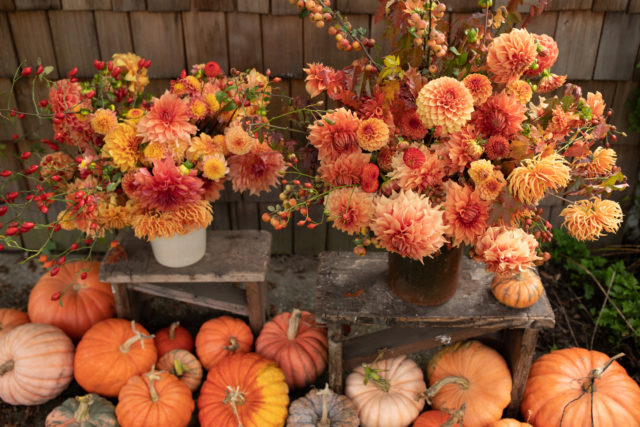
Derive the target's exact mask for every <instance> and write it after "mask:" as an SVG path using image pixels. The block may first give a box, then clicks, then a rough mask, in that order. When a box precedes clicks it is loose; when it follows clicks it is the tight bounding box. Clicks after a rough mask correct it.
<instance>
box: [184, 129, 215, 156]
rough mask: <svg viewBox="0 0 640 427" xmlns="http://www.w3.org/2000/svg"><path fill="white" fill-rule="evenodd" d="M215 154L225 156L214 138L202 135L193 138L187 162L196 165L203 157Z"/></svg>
mask: <svg viewBox="0 0 640 427" xmlns="http://www.w3.org/2000/svg"><path fill="white" fill-rule="evenodd" d="M214 153H220V154H224V153H223V152H222V150H221V149H220V146H218V145H217V144H215V143H214V140H213V138H211V137H210V136H209V135H207V134H206V133H200V135H198V136H194V137H193V138H191V141H190V142H189V147H188V148H187V151H186V153H185V155H186V157H187V160H189V161H190V162H194V163H196V162H197V161H198V160H200V159H201V158H202V157H204V156H208V155H211V154H214Z"/></svg>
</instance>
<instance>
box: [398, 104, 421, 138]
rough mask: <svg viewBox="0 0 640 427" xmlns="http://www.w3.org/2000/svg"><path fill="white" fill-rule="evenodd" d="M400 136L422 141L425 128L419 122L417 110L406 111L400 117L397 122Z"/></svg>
mask: <svg viewBox="0 0 640 427" xmlns="http://www.w3.org/2000/svg"><path fill="white" fill-rule="evenodd" d="M398 128H399V129H400V134H401V135H402V136H404V137H405V138H407V139H410V140H414V141H416V140H421V139H424V137H425V135H426V134H427V128H426V127H425V126H424V124H423V123H422V120H420V116H418V112H417V110H408V111H405V112H403V113H402V114H401V115H400V120H399V122H398Z"/></svg>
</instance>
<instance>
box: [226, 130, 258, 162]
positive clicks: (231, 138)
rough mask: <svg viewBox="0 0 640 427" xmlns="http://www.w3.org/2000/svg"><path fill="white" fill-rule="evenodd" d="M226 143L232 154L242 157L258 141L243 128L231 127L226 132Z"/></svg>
mask: <svg viewBox="0 0 640 427" xmlns="http://www.w3.org/2000/svg"><path fill="white" fill-rule="evenodd" d="M224 142H225V145H226V147H227V150H228V151H229V152H230V153H233V154H237V155H242V154H247V153H248V152H249V151H251V149H252V148H253V146H254V145H255V144H257V143H258V140H257V139H255V138H252V137H251V136H250V135H249V134H248V133H247V132H246V131H245V130H244V129H242V126H239V125H234V126H229V127H228V128H226V129H225V131H224Z"/></svg>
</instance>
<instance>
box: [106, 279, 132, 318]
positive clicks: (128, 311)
mask: <svg viewBox="0 0 640 427" xmlns="http://www.w3.org/2000/svg"><path fill="white" fill-rule="evenodd" d="M111 290H112V291H113V299H114V301H115V303H116V315H117V316H118V317H121V318H124V319H130V320H137V314H138V313H137V310H136V307H135V297H134V295H133V291H132V290H130V289H129V287H128V286H127V284H126V283H112V284H111Z"/></svg>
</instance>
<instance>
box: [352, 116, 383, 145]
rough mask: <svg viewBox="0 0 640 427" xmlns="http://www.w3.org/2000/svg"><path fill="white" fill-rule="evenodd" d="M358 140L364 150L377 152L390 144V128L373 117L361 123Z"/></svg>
mask: <svg viewBox="0 0 640 427" xmlns="http://www.w3.org/2000/svg"><path fill="white" fill-rule="evenodd" d="M356 138H357V139H358V145H359V146H360V148H362V149H363V150H365V151H376V150H379V149H381V148H382V147H384V146H385V145H387V143H388V142H389V127H388V126H387V124H386V123H385V122H383V121H382V120H380V119H376V118H373V117H372V118H370V119H366V120H363V121H361V122H360V126H359V127H358V131H357V132H356Z"/></svg>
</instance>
